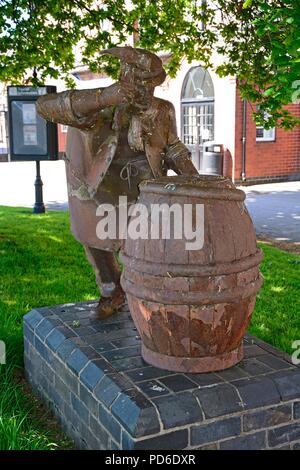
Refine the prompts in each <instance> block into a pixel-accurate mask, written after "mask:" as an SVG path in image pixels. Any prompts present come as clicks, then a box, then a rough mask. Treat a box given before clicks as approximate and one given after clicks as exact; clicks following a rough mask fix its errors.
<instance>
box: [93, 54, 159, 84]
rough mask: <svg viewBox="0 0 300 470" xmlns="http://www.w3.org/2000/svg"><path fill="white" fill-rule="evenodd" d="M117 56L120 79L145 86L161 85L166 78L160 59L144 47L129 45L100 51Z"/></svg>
mask: <svg viewBox="0 0 300 470" xmlns="http://www.w3.org/2000/svg"><path fill="white" fill-rule="evenodd" d="M101 53H102V54H110V55H113V56H115V57H118V58H119V59H120V61H121V75H120V80H125V81H127V82H130V83H137V84H138V83H140V84H141V85H144V86H146V87H147V88H152V89H153V90H154V88H155V87H156V86H158V85H161V84H162V83H163V82H164V81H165V78H166V72H165V70H164V68H163V65H162V61H161V59H160V58H159V57H158V56H157V55H155V54H153V53H152V52H149V51H146V50H145V49H140V48H133V47H130V46H124V47H112V48H111V49H106V50H104V51H102V52H101Z"/></svg>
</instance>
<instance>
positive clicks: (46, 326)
mask: <svg viewBox="0 0 300 470" xmlns="http://www.w3.org/2000/svg"><path fill="white" fill-rule="evenodd" d="M53 328H54V326H53V325H52V323H51V322H50V321H49V320H46V319H44V320H43V321H42V322H41V323H40V324H39V325H38V327H37V328H36V330H35V334H36V335H37V336H38V337H39V338H41V339H42V340H44V339H45V338H46V337H47V336H48V334H49V333H50V331H52V330H53Z"/></svg>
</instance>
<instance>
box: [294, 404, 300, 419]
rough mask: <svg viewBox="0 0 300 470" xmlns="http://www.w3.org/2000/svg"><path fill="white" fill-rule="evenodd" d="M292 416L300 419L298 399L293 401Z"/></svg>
mask: <svg viewBox="0 0 300 470" xmlns="http://www.w3.org/2000/svg"><path fill="white" fill-rule="evenodd" d="M294 418H295V419H300V401H298V402H296V403H294Z"/></svg>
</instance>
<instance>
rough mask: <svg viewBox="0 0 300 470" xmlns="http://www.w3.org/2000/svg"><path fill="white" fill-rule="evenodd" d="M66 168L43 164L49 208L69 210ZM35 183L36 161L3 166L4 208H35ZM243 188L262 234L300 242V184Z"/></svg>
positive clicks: (0, 172)
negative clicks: (33, 206) (5, 206)
mask: <svg viewBox="0 0 300 470" xmlns="http://www.w3.org/2000/svg"><path fill="white" fill-rule="evenodd" d="M64 165H65V164H64V162H63V161H55V162H42V163H41V175H42V180H43V183H44V201H45V204H46V206H47V209H50V210H54V209H55V210H66V209H67V208H68V203H67V186H66V177H65V168H64ZM34 180H35V163H34V162H28V163H27V162H21V163H0V205H7V206H23V207H32V205H33V204H34ZM241 189H242V190H243V191H245V192H246V195H247V198H246V204H247V207H248V210H249V212H250V214H251V217H252V219H253V222H254V225H255V228H256V232H257V233H258V234H264V235H267V236H269V237H272V238H276V239H278V240H281V241H293V242H299V243H300V181H296V182H290V183H272V184H264V185H255V186H243V187H241Z"/></svg>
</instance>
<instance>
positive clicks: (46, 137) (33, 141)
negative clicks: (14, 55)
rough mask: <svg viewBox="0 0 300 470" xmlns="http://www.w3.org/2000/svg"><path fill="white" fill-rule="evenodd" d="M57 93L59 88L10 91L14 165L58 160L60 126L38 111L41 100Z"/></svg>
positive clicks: (9, 104)
mask: <svg viewBox="0 0 300 470" xmlns="http://www.w3.org/2000/svg"><path fill="white" fill-rule="evenodd" d="M55 91H56V87H55V86H42V87H31V86H9V87H8V88H7V96H8V116H9V120H8V124H9V144H10V159H11V161H32V160H33V161H34V160H57V159H58V138H57V124H54V123H50V122H47V121H45V119H43V118H42V117H40V116H39V115H38V113H37V111H36V101H37V99H38V98H39V96H41V95H45V94H47V93H54V92H55Z"/></svg>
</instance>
